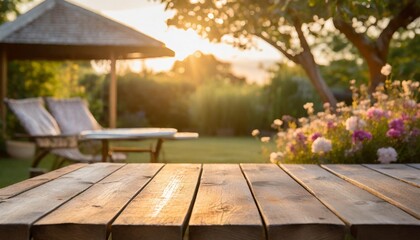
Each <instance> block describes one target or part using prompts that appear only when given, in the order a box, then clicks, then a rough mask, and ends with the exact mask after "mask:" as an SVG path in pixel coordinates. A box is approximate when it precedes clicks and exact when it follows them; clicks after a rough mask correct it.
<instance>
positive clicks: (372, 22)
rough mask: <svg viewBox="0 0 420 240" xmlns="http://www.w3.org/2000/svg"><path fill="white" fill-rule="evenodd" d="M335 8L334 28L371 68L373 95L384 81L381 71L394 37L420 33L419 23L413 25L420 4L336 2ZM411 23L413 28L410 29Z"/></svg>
mask: <svg viewBox="0 0 420 240" xmlns="http://www.w3.org/2000/svg"><path fill="white" fill-rule="evenodd" d="M333 6H334V7H333V8H331V10H332V12H331V14H332V17H333V22H334V26H335V27H336V28H337V29H338V30H339V31H340V32H341V33H343V34H344V35H345V36H346V38H347V39H348V41H350V42H351V43H352V44H353V45H354V46H355V47H356V48H357V49H358V51H359V53H360V55H361V56H362V57H363V59H364V60H365V62H366V64H367V66H368V68H369V74H370V90H371V92H372V91H373V90H374V89H375V88H376V86H377V85H378V84H379V83H381V82H384V81H385V76H383V75H382V74H381V68H382V66H384V65H385V64H386V63H387V58H388V55H389V54H388V53H389V51H390V45H391V40H392V39H393V37H395V33H396V32H397V31H398V30H401V29H407V28H409V30H412V31H413V33H414V34H418V33H419V32H418V31H419V29H420V21H417V22H414V21H415V20H416V19H417V18H418V17H419V16H420V1H418V0H399V1H395V0H380V1H379V0H378V1H368V0H359V1H350V0H344V1H343V0H335V1H334V4H333ZM413 22H414V23H413ZM410 23H413V24H411V26H410ZM415 31H417V32H415ZM403 37H404V36H403Z"/></svg>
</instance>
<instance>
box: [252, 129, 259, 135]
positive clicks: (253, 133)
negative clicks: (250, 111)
mask: <svg viewBox="0 0 420 240" xmlns="http://www.w3.org/2000/svg"><path fill="white" fill-rule="evenodd" d="M251 135H252V136H253V137H256V136H258V135H260V130H258V129H254V130H252V133H251Z"/></svg>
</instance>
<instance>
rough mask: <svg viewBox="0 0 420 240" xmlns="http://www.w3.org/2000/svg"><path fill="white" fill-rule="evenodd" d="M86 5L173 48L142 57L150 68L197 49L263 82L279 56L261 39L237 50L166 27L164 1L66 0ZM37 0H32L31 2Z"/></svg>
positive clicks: (166, 64)
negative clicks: (166, 53) (166, 54)
mask: <svg viewBox="0 0 420 240" xmlns="http://www.w3.org/2000/svg"><path fill="white" fill-rule="evenodd" d="M68 1H70V2H73V3H76V4H78V5H80V6H83V7H86V8H88V9H90V10H93V11H95V12H97V13H100V14H102V15H105V16H106V17H108V18H111V19H113V20H116V21H118V22H120V23H123V24H125V25H128V26H130V27H132V28H134V29H136V30H138V31H140V32H142V33H145V34H147V35H149V36H151V37H153V38H156V39H157V40H159V41H162V42H163V43H165V44H166V46H167V47H169V48H170V49H172V50H174V51H175V57H173V58H159V59H149V60H145V64H146V66H147V67H148V68H149V69H151V70H153V71H156V72H158V71H166V70H169V69H170V68H171V66H172V64H173V63H174V62H175V61H176V60H183V59H184V58H185V57H187V56H188V55H189V54H192V53H194V52H195V51H197V50H199V51H202V52H203V53H206V54H213V55H215V56H216V58H218V59H219V60H221V61H223V62H230V63H232V71H233V73H235V74H236V75H238V76H244V77H246V78H247V79H248V80H249V81H250V82H257V83H263V82H265V81H266V80H267V79H268V77H269V74H268V72H267V70H266V69H268V68H270V67H271V66H272V65H273V64H274V63H275V62H278V61H280V60H281V58H282V56H281V55H280V53H279V52H278V51H277V50H276V49H274V48H273V47H271V46H270V45H268V44H267V43H265V42H263V41H257V45H258V49H252V50H246V51H244V50H239V49H236V48H234V47H232V46H230V45H228V44H223V43H219V44H216V43H210V42H209V41H208V40H206V39H203V38H201V37H199V36H198V35H197V34H196V33H195V32H194V31H193V30H191V29H190V30H188V31H185V30H181V29H177V28H175V27H168V26H167V24H166V20H167V19H168V18H170V17H171V16H172V15H173V14H174V13H173V12H168V11H165V10H164V5H163V4H161V3H159V2H158V1H155V0H68ZM39 2H41V1H40V0H36V1H35V3H39ZM141 65H142V64H140V61H135V62H132V63H131V66H132V69H133V70H135V71H136V70H137V71H139V70H140V68H141Z"/></svg>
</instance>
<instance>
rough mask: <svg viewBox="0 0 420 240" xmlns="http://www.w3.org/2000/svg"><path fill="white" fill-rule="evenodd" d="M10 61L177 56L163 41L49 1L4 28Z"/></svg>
mask: <svg viewBox="0 0 420 240" xmlns="http://www.w3.org/2000/svg"><path fill="white" fill-rule="evenodd" d="M0 47H1V48H3V50H6V52H7V57H8V58H9V59H50V60H57V59H108V58H110V55H111V53H113V54H114V56H115V57H116V58H117V59H134V58H136V59H137V58H149V57H161V56H173V55H174V52H173V51H172V50H170V49H168V48H166V47H165V44H163V43H162V42H160V41H158V40H156V39H154V38H151V37H149V36H147V35H145V34H143V33H140V32H138V31H136V30H134V29H132V28H130V27H127V26H125V25H123V24H120V23H117V22H115V21H113V20H110V19H108V18H106V17H104V16H102V15H100V14H98V13H94V12H92V11H90V10H87V9H85V8H82V7H80V6H77V5H75V4H72V3H69V2H67V1H64V0H46V1H44V2H43V3H41V4H39V5H38V6H36V7H35V8H33V9H31V10H30V11H28V12H27V13H25V14H23V15H21V16H19V17H18V18H16V20H15V21H13V22H9V23H5V24H3V25H1V26H0Z"/></svg>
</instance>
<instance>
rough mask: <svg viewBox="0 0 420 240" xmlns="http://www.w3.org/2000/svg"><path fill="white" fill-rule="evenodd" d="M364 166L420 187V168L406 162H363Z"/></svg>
mask: <svg viewBox="0 0 420 240" xmlns="http://www.w3.org/2000/svg"><path fill="white" fill-rule="evenodd" d="M363 166H366V167H368V168H370V169H373V170H375V171H378V172H381V173H383V174H386V175H388V176H391V177H393V178H396V179H399V180H401V181H403V182H406V183H409V184H411V185H414V186H416V187H420V169H415V168H412V167H410V166H407V165H405V164H363Z"/></svg>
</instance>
